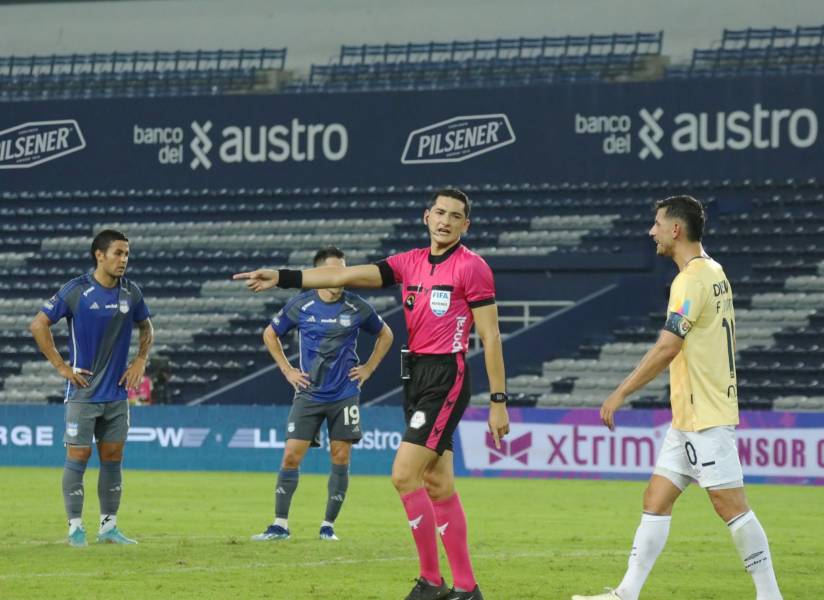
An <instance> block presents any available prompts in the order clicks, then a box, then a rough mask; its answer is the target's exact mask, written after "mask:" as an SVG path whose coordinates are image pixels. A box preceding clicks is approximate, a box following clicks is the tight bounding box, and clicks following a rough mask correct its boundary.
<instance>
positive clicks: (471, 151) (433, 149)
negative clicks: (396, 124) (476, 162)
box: [401, 113, 515, 165]
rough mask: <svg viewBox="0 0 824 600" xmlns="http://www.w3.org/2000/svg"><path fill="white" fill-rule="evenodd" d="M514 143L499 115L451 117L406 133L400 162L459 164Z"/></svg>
mask: <svg viewBox="0 0 824 600" xmlns="http://www.w3.org/2000/svg"><path fill="white" fill-rule="evenodd" d="M514 143H515V132H514V131H513V130H512V125H510V123H509V117H507V116H506V115H505V114H503V113H498V114H489V115H466V116H460V117H453V118H451V119H447V120H446V121H440V122H439V123H435V124H433V125H428V126H426V127H423V128H421V129H416V130H415V131H413V132H412V133H410V134H409V137H408V138H407V140H406V147H405V148H404V150H403V154H402V155H401V163H402V164H405V165H408V164H424V163H452V162H461V161H464V160H469V159H470V158H474V157H476V156H480V155H481V154H486V153H487V152H492V151H493V150H497V149H499V148H503V147H504V146H508V145H510V144H514Z"/></svg>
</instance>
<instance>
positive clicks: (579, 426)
mask: <svg viewBox="0 0 824 600" xmlns="http://www.w3.org/2000/svg"><path fill="white" fill-rule="evenodd" d="M486 418H487V415H486V411H484V410H478V409H470V410H469V411H467V414H466V415H465V416H464V418H463V421H461V424H460V426H459V433H460V435H459V439H460V444H459V445H458V447H459V448H460V451H459V452H457V453H456V456H455V459H456V464H457V465H460V467H461V469H460V470H461V471H462V472H465V473H466V474H471V475H479V476H504V477H512V476H514V477H555V478H587V479H647V478H649V476H650V474H651V473H652V470H653V467H654V466H655V461H656V458H657V456H658V452H659V450H660V449H661V444H662V443H663V441H664V437H665V436H666V434H667V430H668V429H669V423H670V419H671V413H670V412H669V411H668V410H658V411H653V410H630V411H621V412H619V413H618V415H617V422H616V425H617V426H616V429H615V431H612V432H611V431H609V430H608V429H607V428H606V427H604V425H603V424H602V423H601V420H600V418H599V416H598V410H597V409H520V410H519V409H512V410H511V411H510V419H511V421H512V424H511V433H510V434H509V436H507V439H506V440H505V441H504V442H503V443H502V446H501V448H500V449H498V448H496V447H495V444H494V442H493V440H492V437H491V436H490V435H489V432H488V431H487V425H486ZM736 438H737V443H738V454H739V456H740V458H741V464H742V466H743V469H744V481H745V482H750V483H755V482H762V483H797V484H814V485H824V414H823V413H787V412H746V411H745V412H742V413H741V423H740V425H739V426H738V428H737V429H736Z"/></svg>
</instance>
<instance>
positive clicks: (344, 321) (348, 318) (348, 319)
mask: <svg viewBox="0 0 824 600" xmlns="http://www.w3.org/2000/svg"><path fill="white" fill-rule="evenodd" d="M338 322H339V323H340V325H341V327H351V326H352V315H340V316H339V317H338Z"/></svg>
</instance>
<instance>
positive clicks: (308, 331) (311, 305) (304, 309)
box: [271, 290, 383, 402]
mask: <svg viewBox="0 0 824 600" xmlns="http://www.w3.org/2000/svg"><path fill="white" fill-rule="evenodd" d="M271 327H272V329H274V330H275V333H276V334H277V335H278V337H280V336H282V335H284V334H285V333H287V332H288V331H289V330H291V329H293V328H295V327H297V328H298V335H299V336H300V368H301V370H302V371H304V372H305V373H308V374H309V380H310V382H311V385H310V386H309V388H308V389H307V390H301V391H300V392H298V394H299V395H305V397H307V398H309V399H311V400H314V401H316V402H337V401H338V400H343V399H344V398H351V397H352V396H355V395H357V394H358V393H359V392H360V390H359V389H358V385H357V383H356V382H354V381H350V380H349V370H350V369H351V368H352V367H356V366H357V365H358V355H357V353H356V346H357V341H358V330H359V329H363V330H364V331H366V332H367V333H370V334H372V335H377V334H378V333H380V331H381V329H383V320H382V319H381V318H380V316H378V313H376V312H375V309H374V308H372V306H371V305H370V304H369V303H368V302H366V301H365V300H364V299H363V298H361V297H360V296H358V295H357V294H353V293H351V292H348V291H344V292H343V295H342V296H341V297H340V299H339V300H337V301H336V302H324V301H323V300H321V299H320V296H319V295H318V293H317V291H316V290H309V291H307V292H303V293H302V294H298V295H297V296H295V297H294V298H292V299H291V300H289V302H287V303H286V306H284V307H283V309H282V310H280V311H279V312H278V313H277V314H276V315H275V316H274V317H273V318H272V323H271Z"/></svg>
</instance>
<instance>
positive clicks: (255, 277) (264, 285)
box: [232, 269, 278, 292]
mask: <svg viewBox="0 0 824 600" xmlns="http://www.w3.org/2000/svg"><path fill="white" fill-rule="evenodd" d="M232 279H235V280H237V279H245V280H246V287H247V288H249V289H250V290H252V291H253V292H262V291H264V290H268V289H270V288H273V287H275V286H276V285H277V284H278V272H277V271H275V270H273V269H258V270H256V271H247V272H246V273H235V274H234V275H232Z"/></svg>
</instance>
